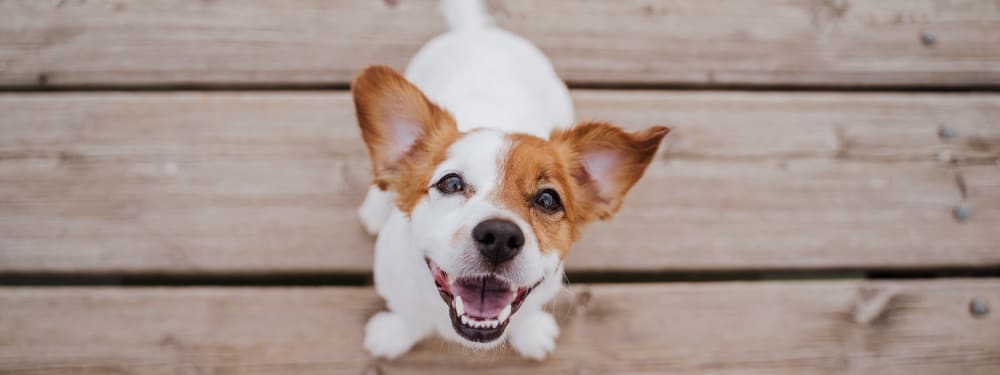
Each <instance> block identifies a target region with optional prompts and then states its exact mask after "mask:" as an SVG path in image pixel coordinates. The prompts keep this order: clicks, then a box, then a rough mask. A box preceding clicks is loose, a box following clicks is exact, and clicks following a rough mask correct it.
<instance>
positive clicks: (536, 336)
mask: <svg viewBox="0 0 1000 375" xmlns="http://www.w3.org/2000/svg"><path fill="white" fill-rule="evenodd" d="M517 318H520V319H517ZM515 323H516V324H515ZM510 328H511V331H510V338H509V339H508V340H509V341H510V346H511V347H513V348H514V350H516V351H517V352H518V353H519V354H521V356H522V357H525V358H531V359H535V360H539V361H540V360H543V359H545V357H546V356H547V355H548V354H549V353H551V352H552V350H553V349H555V348H556V337H559V324H558V323H556V319H555V318H553V317H552V314H549V313H547V312H544V311H536V312H534V313H532V314H530V315H525V316H520V317H515V318H514V321H511V327H510Z"/></svg>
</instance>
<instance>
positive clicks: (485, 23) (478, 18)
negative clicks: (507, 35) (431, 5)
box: [440, 0, 493, 30]
mask: <svg viewBox="0 0 1000 375" xmlns="http://www.w3.org/2000/svg"><path fill="white" fill-rule="evenodd" d="M440 7H441V13H443V14H444V19H445V21H446V22H448V28H449V29H451V30H467V29H481V28H485V27H490V26H492V25H493V17H490V15H489V13H487V12H486V4H484V2H483V0H441V5H440Z"/></svg>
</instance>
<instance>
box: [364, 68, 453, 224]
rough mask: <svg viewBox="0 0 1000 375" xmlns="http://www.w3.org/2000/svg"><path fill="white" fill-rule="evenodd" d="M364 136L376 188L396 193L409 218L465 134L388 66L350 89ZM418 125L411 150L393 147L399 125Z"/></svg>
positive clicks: (367, 72)
mask: <svg viewBox="0 0 1000 375" xmlns="http://www.w3.org/2000/svg"><path fill="white" fill-rule="evenodd" d="M351 91H352V92H353V94H354V105H355V109H356V111H357V116H358V126H359V127H360V129H361V137H362V138H363V139H364V141H365V145H366V146H367V147H368V154H369V156H370V157H371V161H372V174H373V176H374V180H373V183H374V184H375V185H376V186H378V187H379V188H380V189H382V190H389V191H394V192H396V193H397V200H396V205H397V206H398V207H399V209H400V210H402V211H403V212H405V213H407V214H409V213H410V212H411V211H412V210H413V207H414V206H416V204H417V202H419V201H420V199H421V198H423V197H424V196H426V195H427V189H428V186H429V185H430V176H431V173H433V171H434V167H435V166H436V165H437V164H439V163H440V162H441V161H443V160H444V158H445V156H446V151H447V149H448V146H450V145H451V144H452V143H454V142H455V141H456V140H457V139H458V138H459V137H461V135H462V133H460V132H459V131H458V127H457V126H456V124H455V119H454V118H453V117H452V116H451V114H449V113H448V112H447V111H445V110H444V109H442V108H440V107H438V106H437V105H436V104H434V103H432V102H431V101H430V100H428V99H427V97H425V96H424V94H423V93H422V92H420V89H418V88H417V87H416V86H414V85H413V84H411V83H410V82H409V81H407V80H406V78H404V77H403V76H402V75H400V74H399V73H396V71H394V70H392V69H391V68H389V67H385V66H373V67H370V68H368V69H365V71H364V72H362V73H361V74H360V75H359V76H358V78H356V79H355V80H354V82H353V83H352V84H351ZM398 123H412V124H419V127H420V129H419V134H417V136H416V139H415V140H414V142H413V144H412V145H411V146H409V147H405V146H406V145H403V147H402V149H405V150H406V151H404V152H401V153H399V155H398V156H394V155H393V152H392V150H394V149H397V150H400V145H396V144H393V142H394V141H396V139H398V138H400V137H398V136H397V137H393V136H392V135H393V134H395V133H394V132H398V131H399V130H398V129H394V128H392V126H394V124H398Z"/></svg>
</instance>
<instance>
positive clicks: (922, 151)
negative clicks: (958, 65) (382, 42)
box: [0, 91, 1000, 273]
mask: <svg viewBox="0 0 1000 375" xmlns="http://www.w3.org/2000/svg"><path fill="white" fill-rule="evenodd" d="M574 98H575V100H576V103H577V106H578V108H579V115H580V116H579V117H580V118H582V119H588V118H591V119H604V120H610V121H613V122H616V123H618V124H621V125H623V126H625V127H627V128H630V129H638V128H640V127H644V126H648V125H651V124H669V125H672V126H674V128H675V130H674V132H672V133H671V135H670V136H668V137H667V141H666V142H667V143H666V146H665V151H663V152H662V153H661V155H660V156H659V157H658V158H657V160H656V161H655V162H654V163H653V165H652V166H651V167H650V169H649V171H648V172H647V175H646V176H645V177H644V178H643V180H641V181H640V183H639V184H638V185H637V186H636V187H635V189H634V190H633V191H632V193H630V196H629V197H628V199H626V205H625V207H624V208H623V210H622V211H621V212H620V214H619V215H618V217H616V218H615V219H614V220H612V221H610V222H604V223H598V224H596V225H594V226H593V227H592V228H589V229H588V230H587V231H585V234H584V239H583V241H582V242H581V243H580V244H579V245H578V246H577V248H576V250H575V251H573V252H572V254H571V255H570V256H569V258H568V260H567V262H568V267H569V269H570V270H571V271H660V270H680V271H700V270H744V269H842V268H897V267H919V268H926V267H961V266H989V265H997V264H1000V248H998V247H997V246H998V244H1000V232H997V231H996V230H995V228H997V227H998V225H1000V207H998V202H1000V197H998V196H997V195H996V193H995V191H997V189H994V188H995V187H996V186H997V181H998V179H1000V168H998V166H997V160H998V156H1000V126H998V125H997V124H996V122H995V119H996V118H1000V96H996V95H985V94H968V95H967V94H947V95H941V94H807V93H796V94H776V93H718V92H697V93H696V92H683V93H657V92H603V91H577V92H575V93H574ZM0 113H4V116H3V118H2V119H0V271H4V272H95V273H107V272H111V273H137V272H156V273H229V272H355V273H364V272H368V270H370V267H371V261H372V257H371V254H372V250H371V248H372V240H371V238H369V237H368V236H367V235H365V234H364V233H363V231H362V229H361V228H360V225H359V224H358V222H357V219H356V217H355V210H356V208H357V206H358V205H359V202H360V200H361V198H362V196H363V193H364V191H365V189H366V185H367V182H368V178H369V177H368V173H369V172H368V170H369V168H368V162H367V157H366V156H365V154H364V148H363V146H362V144H361V142H360V139H359V136H358V134H357V130H356V126H355V121H354V118H353V114H352V110H351V105H350V98H349V97H348V96H347V95H346V94H344V93H257V94H248V93H142V94H139V93H104V94H95V93H79V94H16V95H15V94H9V95H0ZM941 126H948V127H950V128H952V129H953V130H954V132H955V134H956V136H955V137H954V138H952V139H941V138H940V137H939V136H938V132H939V131H938V129H939V127H941ZM963 192H964V193H963ZM963 194H964V195H963ZM969 202H972V203H974V204H975V206H976V208H975V215H974V216H973V218H972V219H971V220H969V221H966V222H957V221H955V220H954V219H953V217H952V210H953V208H954V207H955V206H956V205H959V204H965V203H969Z"/></svg>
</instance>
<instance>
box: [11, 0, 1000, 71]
mask: <svg viewBox="0 0 1000 375" xmlns="http://www.w3.org/2000/svg"><path fill="white" fill-rule="evenodd" d="M436 3H437V1H432V0H422V1H416V0H406V1H388V0H387V1H324V0H309V1H295V2H288V1H282V0H247V1H239V2H222V1H198V0H157V1H148V0H103V1H102V0H97V1H94V0H92V1H76V0H67V1H54V0H53V1H30V0H4V1H0V85H14V86H89V85H97V86H101V85H125V86H128V85H138V86H151V85H153V86H155V85H184V84H196V85H232V84H244V85H296V84H307V85H322V84H344V83H347V82H349V81H350V79H351V77H352V76H353V75H354V74H356V73H357V72H358V71H359V70H360V69H361V68H363V67H364V66H366V65H370V64H376V63H379V64H389V65H392V66H395V67H397V68H401V67H403V66H404V65H405V64H406V62H407V61H408V60H409V58H410V57H411V56H412V55H413V53H414V52H415V51H416V50H417V49H418V48H419V47H420V46H421V45H422V44H423V43H424V42H426V41H428V40H430V39H431V38H432V37H433V36H435V35H437V34H439V33H441V32H443V31H444V29H445V26H444V21H443V18H442V17H440V16H439V15H438V14H437V11H436V7H437V5H436ZM490 4H491V11H492V13H493V14H494V16H495V17H496V19H497V22H498V24H499V25H500V26H501V27H503V28H506V29H509V30H511V31H513V32H515V33H518V34H521V35H523V36H525V37H526V38H528V39H529V40H531V41H532V42H534V43H535V44H537V45H538V46H539V47H540V48H541V49H542V50H543V51H544V52H545V53H546V54H547V55H549V56H550V58H551V59H552V61H553V62H554V64H555V65H556V67H557V70H558V71H559V73H560V74H561V75H562V76H563V77H564V78H565V79H567V80H569V81H571V82H575V83H598V84H605V83H609V84H620V83H640V84H694V85H734V84H737V85H744V84H745V85H757V84H760V85H835V86H885V85H890V86H899V85H905V86H918V85H928V86H937V85H942V86H983V85H986V86H996V85H997V84H998V83H1000V47H998V46H1000V6H998V5H997V3H996V2H994V1H978V0H964V1H954V0H925V1H909V0H890V1H853V0H830V1H818V0H794V1H785V0H765V1H754V2H746V1H741V0H724V1H711V2H707V1H700V0H668V1H658V2H650V1H646V0H626V1H603V0H589V1H569V0H564V1H541V0H502V1H491V2H490ZM924 32H926V33H928V34H929V35H931V36H932V37H933V38H934V43H933V44H932V45H925V44H924V43H922V41H921V38H922V35H923V34H922V33H924Z"/></svg>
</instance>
